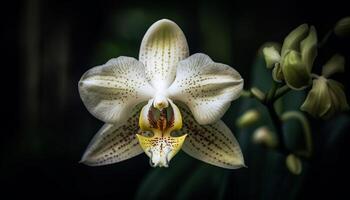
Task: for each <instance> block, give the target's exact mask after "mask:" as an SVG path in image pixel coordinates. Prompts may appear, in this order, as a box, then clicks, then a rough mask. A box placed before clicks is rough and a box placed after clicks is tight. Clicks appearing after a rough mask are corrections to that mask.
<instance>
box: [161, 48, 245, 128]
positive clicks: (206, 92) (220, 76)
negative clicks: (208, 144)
mask: <svg viewBox="0 0 350 200" xmlns="http://www.w3.org/2000/svg"><path fill="white" fill-rule="evenodd" d="M242 89H243V79H242V78H241V76H240V74H239V73H238V72H237V71H236V70H234V69H233V68H231V67H230V66H228V65H224V64H220V63H215V62H213V61H212V60H211V59H210V58H209V56H207V55H205V54H201V53H197V54H194V55H192V56H190V57H189V58H187V59H185V60H183V61H181V62H179V64H178V68H177V73H176V79H175V81H174V82H173V84H172V85H171V86H170V88H169V89H168V90H167V91H168V93H169V97H170V98H172V99H175V100H179V101H182V102H183V103H185V104H186V105H187V106H188V107H189V108H190V110H191V111H192V113H193V115H194V117H195V119H196V121H197V122H198V123H199V124H211V123H214V122H216V121H217V120H219V119H220V118H221V117H222V116H223V115H224V113H225V112H226V110H227V109H228V108H229V106H230V102H231V101H233V100H234V99H237V98H238V97H239V96H240V93H241V91H242Z"/></svg>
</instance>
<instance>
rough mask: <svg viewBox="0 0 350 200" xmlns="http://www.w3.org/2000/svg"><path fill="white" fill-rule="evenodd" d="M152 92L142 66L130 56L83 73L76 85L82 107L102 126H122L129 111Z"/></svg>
mask: <svg viewBox="0 0 350 200" xmlns="http://www.w3.org/2000/svg"><path fill="white" fill-rule="evenodd" d="M153 90H154V89H153V88H152V87H151V86H150V84H149V83H148V82H147V79H146V75H145V71H144V66H143V64H142V63H141V62H139V61H137V60H136V59H134V58H131V57H124V56H121V57H118V58H114V59H111V60H109V61H108V62H107V63H106V64H104V65H101V66H97V67H94V68H92V69H90V70H89V71H87V72H86V73H85V74H84V75H83V76H82V78H81V80H80V82H79V92H80V96H81V99H82V100H83V102H84V104H85V106H86V108H87V109H88V110H89V112H90V113H91V114H92V115H94V116H95V117H96V118H98V119H100V120H102V121H104V122H106V123H123V122H125V120H126V119H127V118H128V116H129V113H130V109H132V108H133V107H134V106H135V105H137V104H139V103H141V102H144V101H146V100H148V99H149V98H150V97H151V96H152V95H153V93H154V91H153Z"/></svg>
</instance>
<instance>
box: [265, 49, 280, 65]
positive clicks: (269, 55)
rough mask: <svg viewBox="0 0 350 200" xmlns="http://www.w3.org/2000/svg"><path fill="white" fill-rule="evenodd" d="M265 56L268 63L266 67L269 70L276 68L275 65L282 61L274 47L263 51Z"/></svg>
mask: <svg viewBox="0 0 350 200" xmlns="http://www.w3.org/2000/svg"><path fill="white" fill-rule="evenodd" d="M263 54H264V58H265V62H266V67H267V68H268V69H271V68H272V67H274V66H275V63H278V62H280V60H281V56H280V53H279V52H278V51H277V50H276V48H275V47H273V46H270V47H265V48H264V49H263Z"/></svg>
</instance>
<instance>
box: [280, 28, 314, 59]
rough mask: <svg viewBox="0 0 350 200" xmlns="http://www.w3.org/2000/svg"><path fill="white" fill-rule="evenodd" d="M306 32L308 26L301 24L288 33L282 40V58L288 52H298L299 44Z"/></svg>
mask: <svg viewBox="0 0 350 200" xmlns="http://www.w3.org/2000/svg"><path fill="white" fill-rule="evenodd" d="M308 30H309V26H308V25H307V24H302V25H300V26H298V27H297V28H296V29H294V30H293V31H292V32H290V33H289V34H288V35H287V37H286V38H285V39H284V42H283V46H282V51H281V54H282V56H284V55H285V54H286V53H287V51H289V50H295V51H299V47H300V42H301V40H303V39H304V38H305V37H306V35H307V32H308Z"/></svg>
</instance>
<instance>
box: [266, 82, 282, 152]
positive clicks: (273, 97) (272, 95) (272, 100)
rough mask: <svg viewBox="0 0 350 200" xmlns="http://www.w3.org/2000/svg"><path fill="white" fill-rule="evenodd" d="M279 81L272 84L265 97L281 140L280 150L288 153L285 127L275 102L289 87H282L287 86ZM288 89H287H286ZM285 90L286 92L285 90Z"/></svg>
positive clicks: (277, 134) (279, 140)
mask: <svg viewBox="0 0 350 200" xmlns="http://www.w3.org/2000/svg"><path fill="white" fill-rule="evenodd" d="M278 86H279V85H278V83H276V82H274V83H273V85H272V88H271V89H270V91H269V92H268V94H267V96H266V99H265V102H264V104H265V106H266V107H267V110H268V111H269V114H270V116H271V120H272V123H273V125H274V127H275V130H276V136H277V139H278V142H279V145H278V150H279V151H280V152H281V153H282V154H284V155H288V150H287V147H286V144H285V141H284V136H283V129H282V125H281V124H282V123H281V119H280V117H279V116H278V114H277V112H276V110H275V108H274V104H275V101H276V100H277V99H278V98H279V97H281V96H282V95H283V94H285V93H286V92H287V91H288V90H287V89H281V88H285V87H284V86H282V87H278ZM285 90H286V91H285ZM278 91H280V92H279V97H278V98H276V95H277V92H278ZM283 91H285V92H283Z"/></svg>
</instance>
